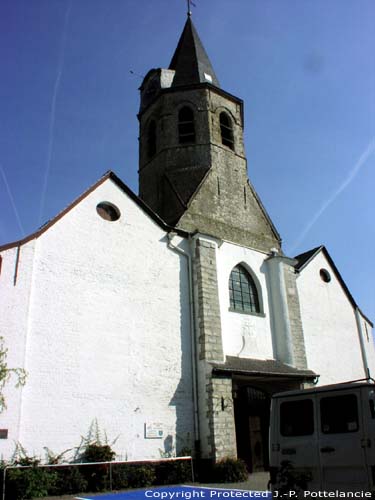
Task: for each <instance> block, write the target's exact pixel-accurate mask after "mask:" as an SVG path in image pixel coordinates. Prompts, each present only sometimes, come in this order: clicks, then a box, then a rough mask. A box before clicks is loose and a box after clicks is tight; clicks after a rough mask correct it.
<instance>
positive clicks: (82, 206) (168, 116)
mask: <svg viewBox="0 0 375 500" xmlns="http://www.w3.org/2000/svg"><path fill="white" fill-rule="evenodd" d="M140 94H141V95H140V110H139V115H138V118H139V127H140V134H139V136H140V143H139V195H136V194H134V193H133V192H132V191H131V190H130V189H129V188H128V187H127V186H126V185H125V184H124V183H123V182H122V181H121V179H120V178H119V177H118V176H117V175H116V174H115V173H114V172H107V173H106V174H105V175H104V176H103V177H102V178H100V179H99V180H98V181H97V182H96V183H95V184H94V185H93V186H91V187H90V188H89V189H88V190H87V191H86V192H84V193H83V194H82V195H81V196H80V197H79V198H78V199H77V200H75V201H74V202H73V203H72V204H71V205H70V206H68V207H67V208H66V209H64V210H63V211H62V212H61V213H59V214H58V215H57V216H56V217H55V218H53V219H52V220H50V221H49V222H48V223H47V224H45V225H44V226H42V227H41V228H40V229H39V230H38V231H37V232H35V233H33V234H31V235H29V236H28V237H26V238H24V239H22V240H20V241H16V242H14V243H10V244H7V245H3V246H1V247H0V296H1V301H0V332H1V336H3V337H4V339H5V344H6V346H7V348H8V365H9V366H10V367H19V368H24V369H25V370H26V372H27V380H26V384H25V385H24V386H23V387H22V388H18V389H15V388H14V385H13V384H12V383H11V382H10V383H8V384H7V386H6V390H5V397H6V401H7V409H6V410H5V411H4V412H3V413H2V414H1V415H0V454H1V456H2V457H3V458H5V459H7V458H9V457H10V456H11V455H12V453H13V451H14V448H15V444H16V443H20V444H21V445H22V446H23V447H24V448H25V449H26V450H27V451H28V453H29V454H35V455H37V456H41V457H43V456H44V449H45V447H47V448H49V449H50V450H52V451H53V452H54V453H56V454H58V453H61V452H62V451H64V450H67V449H71V448H73V447H74V446H77V445H78V444H79V442H80V439H81V436H85V435H87V432H88V430H89V428H90V426H91V425H92V422H95V421H97V422H98V425H99V427H100V429H102V430H103V431H105V432H106V434H107V436H108V440H109V441H112V440H115V444H114V445H113V447H114V449H115V451H116V453H117V458H118V459H119V460H144V459H158V458H162V457H169V456H179V455H181V454H183V453H189V454H192V455H193V456H197V457H202V458H205V459H212V460H214V461H217V460H220V459H222V458H225V457H239V458H241V459H243V460H244V461H245V462H246V463H247V465H248V467H249V470H251V471H261V470H267V467H268V425H269V418H270V398H271V396H272V394H274V393H277V392H280V391H284V390H290V389H298V388H306V387H311V386H312V385H314V384H315V385H316V384H318V385H322V384H331V383H337V382H344V381H350V380H358V379H364V378H369V377H371V376H374V374H375V351H374V344H373V337H372V327H373V324H372V323H371V321H370V320H369V319H368V318H367V317H366V316H365V315H364V314H363V312H362V311H361V309H360V308H359V306H358V305H357V303H356V301H355V299H354V298H353V296H352V295H351V293H350V291H349V290H348V288H347V286H346V285H345V282H344V281H343V279H342V277H341V275H340V272H339V270H338V269H337V267H336V266H335V263H334V261H333V260H332V257H331V256H330V254H329V252H328V250H327V249H326V248H325V247H324V246H320V247H317V248H314V249H310V250H307V251H306V252H305V253H303V254H301V255H297V256H293V257H292V256H287V255H285V254H284V253H283V250H282V246H281V237H280V235H279V233H278V231H277V229H276V228H275V226H274V225H273V223H272V221H271V219H270V217H269V215H268V214H267V211H266V208H265V207H264V206H263V204H262V202H261V200H260V198H259V196H258V194H257V193H256V192H255V190H254V187H253V186H252V184H251V181H250V180H249V179H248V173H247V160H246V155H245V149H244V142H243V127H244V119H243V117H244V113H243V106H244V103H243V101H242V100H241V99H239V98H238V97H236V96H234V95H232V94H230V93H229V92H228V91H227V90H225V89H223V88H221V86H220V83H219V80H218V77H217V76H216V74H215V71H214V68H213V67H212V64H211V62H210V59H209V57H208V55H207V53H206V51H205V49H204V46H203V44H202V42H201V40H200V38H199V36H198V33H197V31H196V29H195V27H194V24H193V22H192V19H191V16H190V15H188V18H187V20H186V24H185V26H184V29H183V32H182V34H181V37H180V39H179V41H178V44H177V47H176V49H175V52H174V55H173V57H172V60H171V62H170V65H169V67H168V69H163V68H158V69H151V70H150V71H149V72H148V74H147V75H146V76H145V78H144V80H143V82H142V85H141V87H140Z"/></svg>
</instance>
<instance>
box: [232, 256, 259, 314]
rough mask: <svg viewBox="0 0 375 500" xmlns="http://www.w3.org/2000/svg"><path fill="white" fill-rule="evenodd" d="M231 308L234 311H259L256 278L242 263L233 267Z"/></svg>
mask: <svg viewBox="0 0 375 500" xmlns="http://www.w3.org/2000/svg"><path fill="white" fill-rule="evenodd" d="M229 298H230V308H231V309H232V310H234V311H242V312H248V313H259V312H261V311H260V303H259V296H258V290H257V287H256V284H255V282H254V279H253V278H252V276H251V275H250V273H249V272H248V271H246V269H245V268H244V267H243V266H241V265H240V264H239V265H238V266H236V267H234V268H233V269H232V272H231V273H230V278H229Z"/></svg>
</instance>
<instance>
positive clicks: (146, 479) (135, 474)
mask: <svg viewBox="0 0 375 500" xmlns="http://www.w3.org/2000/svg"><path fill="white" fill-rule="evenodd" d="M154 481H155V469H154V467H153V466H152V465H150V464H134V465H131V466H130V467H129V472H128V484H129V488H144V487H145V486H151V485H152V484H153V483H154Z"/></svg>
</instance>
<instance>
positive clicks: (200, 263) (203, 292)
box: [195, 239, 224, 362]
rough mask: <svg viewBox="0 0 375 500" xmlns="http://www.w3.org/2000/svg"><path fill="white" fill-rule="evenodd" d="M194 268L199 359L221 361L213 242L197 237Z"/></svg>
mask: <svg viewBox="0 0 375 500" xmlns="http://www.w3.org/2000/svg"><path fill="white" fill-rule="evenodd" d="M195 271H196V272H195V278H196V286H197V299H198V307H197V314H198V327H199V330H198V331H199V333H198V343H199V349H198V353H199V359H201V360H203V359H205V360H206V361H219V362H222V361H224V354H223V343H222V336H221V322H220V305H219V292H218V285H217V268H216V248H215V244H214V243H212V242H209V241H206V240H199V239H198V240H197V242H196V250H195Z"/></svg>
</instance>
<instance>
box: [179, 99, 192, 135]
mask: <svg viewBox="0 0 375 500" xmlns="http://www.w3.org/2000/svg"><path fill="white" fill-rule="evenodd" d="M178 142H179V143H180V144H186V143H189V142H190V143H191V142H195V123H194V112H193V110H192V109H191V108H189V107H188V106H184V107H183V108H181V109H180V111H179V112H178Z"/></svg>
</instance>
